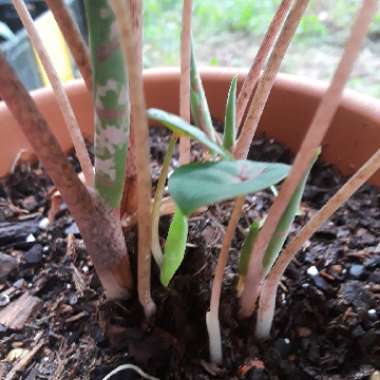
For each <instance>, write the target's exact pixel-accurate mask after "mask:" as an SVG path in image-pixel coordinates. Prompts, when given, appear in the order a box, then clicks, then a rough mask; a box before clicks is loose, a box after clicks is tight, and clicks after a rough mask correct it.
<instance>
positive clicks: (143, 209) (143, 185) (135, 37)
mask: <svg viewBox="0 0 380 380" xmlns="http://www.w3.org/2000/svg"><path fill="white" fill-rule="evenodd" d="M110 3H111V4H112V7H113V9H114V13H115V15H116V21H117V24H118V27H119V31H120V34H121V36H122V42H123V43H122V45H123V51H124V59H125V61H126V63H127V67H128V76H129V87H130V96H131V110H132V115H131V116H132V120H133V121H134V122H135V123H136V124H135V127H136V128H135V137H136V169H137V185H138V191H137V198H138V204H137V219H138V277H137V280H138V295H139V300H140V303H141V305H142V306H143V308H144V312H145V316H146V317H147V318H150V317H151V316H152V315H153V314H154V312H155V309H156V306H155V304H154V302H153V300H152V297H151V292H150V271H151V253H150V250H151V241H152V221H151V199H150V197H151V191H152V183H151V173H150V167H149V136H148V121H147V117H146V110H145V97H144V87H143V76H142V68H143V67H142V66H143V65H142V33H141V26H142V21H143V20H142V1H141V0H130V1H129V3H128V5H127V3H126V1H125V0H110Z"/></svg>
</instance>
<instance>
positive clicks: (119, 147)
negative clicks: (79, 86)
mask: <svg viewBox="0 0 380 380" xmlns="http://www.w3.org/2000/svg"><path fill="white" fill-rule="evenodd" d="M85 9H86V17H87V25H88V30H89V42H90V49H91V60H92V66H93V75H94V78H93V102H94V105H95V189H96V191H97V192H98V193H99V195H100V196H101V197H102V198H103V199H104V201H105V202H106V203H107V204H108V206H109V207H110V208H113V209H118V208H119V207H120V202H121V200H122V197H123V190H124V183H125V172H126V170H125V166H126V160H127V150H128V137H129V121H130V102H129V93H128V80H127V74H126V69H125V67H124V59H123V52H122V50H121V46H120V36H119V34H118V31H117V28H116V25H115V24H116V23H115V15H114V14H113V12H112V8H111V7H110V5H109V4H108V0H96V1H94V0H85Z"/></svg>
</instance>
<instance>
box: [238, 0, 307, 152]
mask: <svg viewBox="0 0 380 380" xmlns="http://www.w3.org/2000/svg"><path fill="white" fill-rule="evenodd" d="M308 3H309V0H296V2H295V4H294V5H293V7H292V9H291V11H290V13H289V15H288V17H287V18H286V21H285V24H284V26H283V28H282V30H281V33H280V35H279V37H278V39H277V41H276V44H275V46H274V48H273V50H272V53H271V55H270V57H269V62H268V64H267V66H266V68H265V70H264V73H263V75H262V77H261V78H260V80H259V83H258V85H257V89H256V91H255V93H254V95H253V98H252V102H251V104H250V106H249V109H248V114H247V118H246V119H245V122H244V124H243V127H242V129H241V133H240V136H239V138H238V140H237V143H236V148H235V157H236V158H239V159H241V158H246V157H247V155H248V151H249V148H250V146H251V144H252V140H253V137H254V135H255V132H256V130H257V127H258V125H259V121H260V118H261V115H262V114H263V111H264V107H265V105H266V103H267V100H268V97H269V94H270V91H271V89H272V87H273V84H274V82H275V79H276V75H277V73H278V72H279V70H280V66H281V62H282V60H283V59H284V56H285V53H286V51H287V49H288V47H289V45H290V42H291V40H292V38H293V36H294V34H295V32H296V30H297V27H298V24H299V23H300V21H301V18H302V15H303V14H304V12H305V10H306V7H307V5H308Z"/></svg>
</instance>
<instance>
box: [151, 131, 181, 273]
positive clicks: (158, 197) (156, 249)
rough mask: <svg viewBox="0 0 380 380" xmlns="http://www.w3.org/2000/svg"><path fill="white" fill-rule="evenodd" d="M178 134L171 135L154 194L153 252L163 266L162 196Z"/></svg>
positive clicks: (157, 262)
mask: <svg viewBox="0 0 380 380" xmlns="http://www.w3.org/2000/svg"><path fill="white" fill-rule="evenodd" d="M176 142H177V136H175V135H174V134H173V135H172V136H171V137H170V141H169V145H168V149H167V151H166V154H165V158H164V162H163V163H162V167H161V173H160V177H159V179H158V183H157V187H156V192H155V194H154V201H153V208H152V254H153V258H154V260H155V261H156V264H157V265H158V266H159V267H161V265H162V262H163V254H162V249H161V245H160V235H159V223H160V206H161V201H162V197H163V195H164V191H165V183H166V179H167V177H168V173H169V168H170V161H171V159H172V157H173V153H174V149H175V145H176Z"/></svg>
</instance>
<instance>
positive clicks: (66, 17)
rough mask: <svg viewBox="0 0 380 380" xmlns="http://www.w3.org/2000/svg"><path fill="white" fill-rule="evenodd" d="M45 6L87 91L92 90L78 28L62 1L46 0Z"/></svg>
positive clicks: (87, 63) (82, 41)
mask: <svg viewBox="0 0 380 380" xmlns="http://www.w3.org/2000/svg"><path fill="white" fill-rule="evenodd" d="M46 4H47V5H48V7H49V8H50V10H51V12H52V13H53V15H54V18H55V21H56V22H57V24H58V25H59V28H60V29H61V32H62V34H63V36H64V38H65V40H66V43H67V45H68V47H69V49H70V51H71V54H72V55H73V57H74V60H75V62H76V64H77V66H78V69H79V71H80V73H81V74H82V78H83V79H84V82H85V83H86V86H87V89H88V91H90V92H91V89H92V69H91V65H90V53H89V51H88V48H87V46H86V43H85V42H84V40H83V38H82V36H81V34H80V31H79V28H78V26H77V25H76V24H75V22H74V20H73V18H72V17H71V15H70V11H69V10H68V8H67V6H66V5H65V1H64V0H46Z"/></svg>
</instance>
